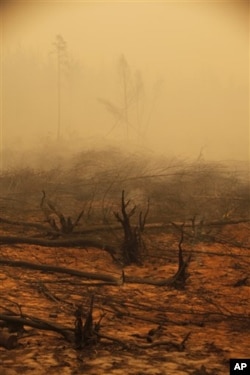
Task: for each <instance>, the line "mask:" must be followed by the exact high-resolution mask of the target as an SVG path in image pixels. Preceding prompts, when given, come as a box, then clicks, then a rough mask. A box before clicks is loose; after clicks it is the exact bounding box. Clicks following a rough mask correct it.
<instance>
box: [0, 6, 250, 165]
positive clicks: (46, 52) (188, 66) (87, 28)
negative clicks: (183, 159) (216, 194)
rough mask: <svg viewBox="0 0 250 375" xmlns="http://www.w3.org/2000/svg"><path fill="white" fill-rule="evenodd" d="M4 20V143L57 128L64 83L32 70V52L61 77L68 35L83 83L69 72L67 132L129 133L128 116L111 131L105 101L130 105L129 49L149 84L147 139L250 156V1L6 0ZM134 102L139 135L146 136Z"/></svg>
mask: <svg viewBox="0 0 250 375" xmlns="http://www.w3.org/2000/svg"><path fill="white" fill-rule="evenodd" d="M1 22H2V28H1V30H2V76H3V77H2V78H3V79H2V84H1V95H2V111H3V116H2V120H1V126H2V133H3V136H2V142H3V146H4V144H7V143H8V142H10V141H11V138H12V137H13V139H16V138H18V137H19V139H20V137H21V138H24V139H25V140H26V143H27V142H30V141H31V139H35V138H36V137H39V136H40V135H42V134H48V133H49V134H50V135H51V136H53V134H54V133H55V132H56V109H55V108H56V99H55V95H54V99H55V103H54V105H53V100H54V99H53V97H52V96H51V99H50V102H49V104H48V103H47V102H46V100H48V96H49V95H52V94H51V93H52V92H53V90H55V92H56V87H54V88H53V86H52V80H51V79H50V80H48V84H47V86H46V85H45V80H44V79H43V83H41V82H40V81H39V75H37V74H35V72H34V73H33V74H34V76H32V74H31V73H29V72H30V71H29V69H28V68H27V70H26V68H25V64H24V63H23V62H22V61H23V60H22V59H26V60H27V59H28V56H29V58H30V59H33V61H34V64H38V65H40V68H39V69H42V70H43V73H42V74H45V65H46V69H48V72H50V73H48V74H51V76H52V69H49V68H48V64H49V63H51V61H52V60H53V56H52V55H51V51H52V50H53V42H54V40H55V36H56V35H57V34H60V35H62V36H63V38H64V40H65V41H66V42H67V52H68V55H69V57H70V59H71V60H72V61H74V63H75V64H76V65H77V66H78V67H79V71H81V72H80V73H81V74H80V73H79V76H77V78H76V82H75V81H73V79H71V78H69V77H68V78H67V77H66V75H65V78H63V79H64V80H65V82H64V83H63V87H62V101H63V113H62V132H63V134H64V136H65V137H66V136H67V135H68V134H69V133H70V132H72V131H74V132H76V133H77V134H79V135H80V136H82V137H83V138H84V137H99V138H100V137H103V138H104V139H106V138H107V137H108V138H109V139H110V140H111V141H112V142H116V140H117V139H120V138H121V136H124V134H123V131H122V130H121V127H122V125H121V126H120V128H119V126H116V127H115V128H114V131H111V133H110V132H109V130H110V129H112V127H113V125H114V118H113V117H112V116H111V115H110V113H107V111H106V109H105V108H104V107H103V106H101V105H100V103H99V102H98V100H97V98H98V97H99V98H100V97H101V98H105V99H108V100H110V101H111V102H112V103H113V104H116V105H117V106H119V105H121V103H122V100H123V98H122V94H121V92H120V91H119V76H118V71H117V63H118V60H119V57H120V56H121V54H124V56H125V57H126V60H127V62H128V64H129V66H130V69H131V72H133V74H134V73H135V72H136V71H140V74H141V76H142V79H143V83H144V88H145V97H144V100H145V102H144V104H143V105H144V112H143V115H141V124H140V127H141V128H144V141H143V142H145V144H146V146H147V147H149V148H151V149H153V150H158V151H160V152H164V153H166V154H175V155H184V156H192V157H193V156H195V155H198V154H199V151H200V150H201V148H202V149H204V154H205V156H207V157H208V158H218V159H230V158H233V159H246V158H247V157H248V156H249V154H248V151H249V141H250V139H249V2H248V1H240V0H237V1H226V0H225V1H196V2H194V1H188V0H187V1H161V2H157V1H126V2H120V1H116V2H114V1H98V2H95V1H89V2H87V1H35V0H34V1H8V2H6V1H5V2H2V5H1ZM19 55H20V56H21V55H22V58H20V61H21V62H20V64H19V62H18V61H19V57H18V56H19ZM3 61H4V63H3ZM22 64H24V65H22ZM10 66H11V68H10ZM71 70H72V69H71ZM71 73H72V72H71ZM23 76H26V80H24V79H23ZM14 77H15V78H14ZM14 79H15V81H14ZM67 79H68V81H67ZM40 80H41V77H40ZM74 82H75V83H74ZM159 82H160V84H159ZM15 83H16V86H18V87H15ZM55 85H56V80H55ZM157 85H158V86H157ZM27 87H30V90H29V89H27ZM155 87H158V89H157V88H155ZM159 87H160V88H159ZM157 90H158V92H157ZM35 98H37V99H36V102H35ZM81 100H82V101H81ZM33 102H34V103H33ZM86 103H87V104H86ZM32 107H33V108H35V109H34V110H33V111H32V110H31V108H32ZM133 111H135V108H134V107H131V109H130V118H131V122H132V123H133V124H132V125H131V131H130V140H131V141H134V140H135V138H136V137H138V134H137V135H136V134H135V132H134V133H133V128H135V127H136V126H137V125H136V124H135V113H133ZM45 112H46V115H45ZM15 113H16V115H15ZM40 114H41V116H40ZM142 118H143V119H142ZM34 124H36V125H34ZM82 124H84V126H82ZM53 129H54V130H53ZM107 134H109V135H108V136H106V135H107ZM24 143H25V142H24Z"/></svg>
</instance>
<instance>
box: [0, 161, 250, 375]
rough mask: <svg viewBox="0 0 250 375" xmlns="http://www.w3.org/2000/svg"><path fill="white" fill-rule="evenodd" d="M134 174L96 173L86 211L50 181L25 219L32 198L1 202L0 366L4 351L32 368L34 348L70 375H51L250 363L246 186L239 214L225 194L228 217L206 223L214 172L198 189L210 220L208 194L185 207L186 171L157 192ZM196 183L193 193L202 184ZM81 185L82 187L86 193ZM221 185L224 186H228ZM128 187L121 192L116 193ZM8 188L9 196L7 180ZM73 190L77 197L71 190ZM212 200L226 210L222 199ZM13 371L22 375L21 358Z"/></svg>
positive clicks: (203, 369)
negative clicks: (37, 346) (29, 354)
mask: <svg viewBox="0 0 250 375" xmlns="http://www.w3.org/2000/svg"><path fill="white" fill-rule="evenodd" d="M199 167H200V168H201V166H199ZM131 168H132V166H131V165H130V166H129V168H128V170H127V172H126V168H125V167H124V166H123V167H122V168H120V171H119V178H118V180H115V181H116V182H112V183H111V182H110V181H111V180H112V178H113V176H114V175H116V176H117V171H116V172H115V170H112V172H109V175H110V178H109V180H107V175H108V173H107V174H106V176H105V178H104V176H102V177H101V178H100V171H98V170H97V171H96V173H97V174H96V175H95V176H94V173H93V171H92V172H91V173H92V175H91V176H90V179H91V181H92V182H93V181H94V182H93V183H94V186H95V188H94V192H95V193H94V195H93V193H92V195H91V194H90V195H89V196H88V195H87V196H86V201H85V200H84V199H82V198H81V200H79V192H80V189H79V188H77V189H76V190H75V192H76V195H73V194H72V195H70V194H69V193H68V192H67V189H68V185H67V182H65V183H64V184H63V185H61V184H60V191H59V190H58V189H57V193H56V194H55V191H56V189H55V188H56V186H54V193H53V189H52V188H51V182H52V181H50V187H49V186H48V185H46V184H45V186H38V187H37V192H36V194H34V195H33V194H32V193H31V194H30V197H29V199H28V202H27V203H26V205H25V209H24V204H23V203H22V204H20V205H19V201H20V202H21V201H22V202H23V200H24V198H25V196H26V192H23V195H22V194H20V195H19V196H18V200H17V196H16V191H15V192H13V190H12V186H13V185H11V186H10V187H9V190H8V189H7V190H6V191H5V196H2V197H1V205H2V214H1V217H0V224H1V233H0V244H1V255H0V279H1V287H0V288H1V295H0V298H1V301H0V305H1V311H0V355H3V368H4V369H8V366H9V365H8V361H5V360H4V358H5V351H7V350H10V349H12V353H14V357H15V358H19V356H20V355H21V353H22V352H23V356H24V357H25V353H26V349H27V348H28V347H29V345H31V347H29V350H33V351H34V353H35V351H36V349H35V346H34V344H32V343H33V342H34V341H33V340H34V338H37V340H38V342H40V346H41V350H42V351H43V353H44V355H45V357H46V360H48V366H50V365H51V364H52V363H54V362H53V361H54V360H52V357H51V355H53V356H55V355H56V353H57V352H58V350H59V351H60V353H61V354H62V353H63V354H62V355H63V357H64V358H67V360H66V362H67V361H68V362H67V363H68V365H67V364H66V362H65V361H64V360H62V358H61V359H59V358H58V360H57V361H56V370H55V371H57V372H55V373H58V369H60V371H65V373H67V372H66V368H68V367H69V368H70V369H71V370H70V371H71V373H76V374H77V373H82V371H84V372H85V373H88V374H94V373H96V372H98V371H99V372H100V371H101V372H102V373H107V374H112V373H113V374H116V373H117V374H118V373H120V374H121V373H125V372H126V373H131V374H132V373H133V374H135V373H136V371H137V370H138V371H137V372H138V374H139V371H141V369H142V368H143V370H144V372H145V373H146V372H148V373H150V374H156V372H155V370H154V369H155V368H156V367H157V368H158V369H159V374H165V373H167V374H198V373H204V374H212V373H216V374H218V375H220V374H224V373H225V371H226V368H227V363H228V360H229V358H230V357H233V356H235V357H237V356H243V357H244V355H246V353H247V351H248V349H249V348H248V344H247V340H246V337H247V332H248V330H249V322H250V316H249V312H248V308H247V305H248V304H247V296H248V293H249V285H250V284H249V281H250V280H249V259H250V255H249V248H250V243H249V238H250V235H249V234H250V226H249V217H248V216H247V210H248V204H249V203H247V197H246V196H244V197H243V198H242V199H245V202H246V203H245V206H243V205H242V203H241V200H240V198H241V196H240V195H239V196H237V191H236V190H235V187H236V186H237V187H238V191H241V192H242V191H243V190H244V189H243V185H244V186H245V182H244V181H243V180H240V179H239V180H238V181H237V184H236V183H235V182H234V189H232V190H231V193H232V194H233V193H234V197H235V196H237V201H236V203H235V200H233V201H232V199H233V198H232V197H231V198H230V194H231V193H230V191H229V190H227V207H225V206H223V204H221V205H218V208H220V207H221V211H220V212H217V213H216V214H215V213H213V214H211V215H210V214H209V212H210V210H211V207H210V203H211V202H212V203H211V205H213V204H214V203H213V202H214V201H213V199H211V201H209V200H208V199H209V198H208V197H209V194H211V193H212V190H213V189H214V186H215V185H213V186H212V188H211V186H210V184H211V181H210V180H209V179H207V176H209V178H210V177H211V175H212V169H209V168H207V167H206V168H207V169H206V168H205V170H204V169H202V168H201V169H200V170H198V172H197V173H198V175H199V177H201V176H203V178H204V179H205V180H203V179H202V180H201V184H200V186H199V189H200V188H201V185H202V186H203V188H202V189H203V192H202V194H204V195H206V201H207V206H206V207H207V208H208V209H207V210H206V209H204V207H205V206H204V204H205V203H204V199H205V198H203V197H202V196H201V191H199V192H197V189H196V190H195V194H197V195H195V199H194V200H192V202H194V201H195V204H194V206H195V207H194V208H193V207H192V205H191V202H190V201H189V200H190V199H191V198H190V195H189V194H190V193H191V187H190V186H191V182H190V179H191V176H192V174H191V172H190V169H189V171H188V172H187V174H186V173H184V171H182V175H181V174H180V171H179V170H178V168H177V170H176V171H175V175H174V176H175V177H173V176H168V177H163V176H162V175H161V176H159V178H158V180H156V182H155V183H154V184H153V182H152V180H150V181H151V182H150V183H148V184H147V186H145V184H144V185H143V186H142V185H140V184H139V183H138V181H140V180H141V179H140V175H139V174H138V175H137V176H136V175H134V179H131V175H130V174H129V173H132V172H131ZM197 168H198V167H197ZM197 168H196V171H197ZM193 169H194V168H193ZM125 172H126V173H127V178H126V173H125ZM140 172H141V173H142V170H140ZM122 173H123V176H122ZM192 173H193V177H192V178H193V183H194V185H193V187H194V186H196V185H195V184H196V182H197V178H198V177H197V175H196V174H195V173H194V172H192ZM216 173H217V172H216ZM98 174H99V177H98V178H100V180H99V183H100V188H97V186H99V185H98V184H97V181H98V180H97V176H98ZM79 176H80V175H79V174H78V182H77V183H79V184H82V183H83V182H84V185H83V186H86V185H88V182H89V181H88V180H87V179H85V180H84V181H82V180H81V178H80V177H79ZM204 176H206V177H204ZM214 176H215V175H214ZM216 176H217V178H218V180H217V186H218V185H219V184H220V183H221V181H222V177H221V176H220V175H219V174H218V175H216ZM26 177H27V174H26ZM71 178H72V174H71ZM180 178H181V180H182V183H183V181H184V180H185V179H187V180H188V181H189V182H188V185H187V186H186V188H187V196H186V197H184V196H183V192H184V188H183V187H181V186H180V185H178V184H179V182H180ZM145 179H146V180H147V177H146V176H144V179H142V181H144V182H145ZM154 179H155V176H154ZM65 180H66V181H67V175H65ZM80 181H81V182H80ZM121 181H123V183H122V185H123V186H124V189H122V190H121V189H120V191H119V190H118V185H119V187H120V186H121ZM208 181H209V182H208ZM242 181H243V182H242ZM2 182H4V186H7V185H8V183H7V181H6V180H5V179H4V176H2ZM26 182H27V181H26ZM40 182H42V181H41V180H40ZM160 182H161V184H162V187H161V189H163V186H165V192H164V194H165V195H164V194H163V193H162V192H163V190H161V189H160ZM175 182H176V183H175ZM38 185H39V184H38ZM71 185H74V186H75V187H76V180H75V179H72V181H71ZM222 185H223V184H222ZM78 186H79V185H78ZM91 186H93V185H91ZM171 186H172V189H173V190H172V192H174V189H175V188H176V187H178V188H179V190H178V189H177V191H176V196H175V197H174V199H173V197H172V198H171V199H170V198H169V192H170V188H171ZM39 189H40V190H39ZM180 189H181V190H180ZM228 189H229V188H228ZM242 189H243V190H242ZM41 190H42V199H41V201H40V204H39V198H40V197H41ZM205 190H206V191H205ZM45 191H46V193H45ZM156 191H158V193H157V194H159V195H157V197H158V200H157V199H156V195H155V194H156ZM244 191H245V190H244ZM215 193H216V197H217V198H218V200H219V198H220V197H221V195H220V192H219V191H218V190H217V191H216V192H215ZM229 193H230V194H229ZM235 194H236V195H235ZM163 195H164V198H165V201H163ZM76 196H78V198H77V199H76ZM88 197H89V199H90V201H88ZM142 197H143V199H142ZM214 197H215V196H214ZM149 198H150V201H149ZM22 199H23V200H22ZM230 199H231V200H230ZM197 201H198V202H200V204H201V206H200V210H199V211H197V207H198V203H197ZM79 202H80V203H79ZM149 202H150V203H149ZM237 202H238V203H237ZM239 202H240V203H239ZM16 203H17V204H16ZM159 204H160V205H161V210H166V213H164V215H162V216H161V210H159V213H158V216H157V210H158V207H159ZM174 206H175V207H176V213H174V214H173V207H174ZM105 207H106V208H107V209H105ZM230 210H231V213H230V212H229V211H230ZM225 211H227V212H226V213H225V214H223V212H225ZM104 215H105V220H103V216H104ZM95 218H97V220H95ZM155 218H157V220H155ZM166 218H168V220H166ZM117 222H118V223H117ZM14 290H16V292H13V291H14ZM49 333H50V334H49ZM51 335H52V336H51ZM234 335H237V337H238V342H235V340H234V339H233V337H234ZM60 340H61V341H60ZM62 340H63V342H64V344H63V347H64V349H62ZM30 342H31V344H29V343H30ZM48 347H49V348H50V350H49V353H48V352H46V348H48ZM46 353H47V354H46ZM53 353H54V354H53ZM95 353H97V354H95ZM105 353H106V354H105ZM171 353H174V358H175V359H171V358H170V354H171ZM202 353H203V354H202ZM108 355H111V357H109V356H108ZM34 356H35V354H34ZM93 356H96V358H95V359H93ZM126 356H127V357H126ZM83 357H84V358H83ZM137 357H138V361H137ZM72 358H74V360H73V362H72ZM112 358H113V359H112ZM114 358H115V359H114ZM126 358H127V359H126ZM139 358H141V360H140V361H139ZM184 358H185V360H184ZM24 359H25V358H24ZM97 359H99V360H100V362H98V360H97ZM96 361H97V362H96ZM22 363H23V361H22ZM24 363H27V369H22V372H23V373H27V374H28V373H31V372H32V371H33V373H34V366H35V369H36V371H37V373H38V374H39V373H41V374H42V372H41V371H40V370H39V368H38V367H39V366H37V364H36V365H35V364H34V360H33V359H32V360H29V359H28V357H27V362H25V361H24ZM13 364H14V368H15V369H16V371H17V373H18V372H20V371H21V368H20V366H19V367H18V364H17V362H15V360H14V359H13ZM49 364H50V365H49ZM105 364H106V365H107V368H106V367H105ZM32 366H33V367H32ZM98 366H99V367H98ZM140 366H142V367H140ZM48 368H50V372H51V369H52V368H51V367H48ZM132 368H133V371H132V370H131V369H132ZM136 368H137V370H135V369H136ZM118 369H119V370H121V371H120V372H119V371H118ZM39 371H40V372H39ZM117 371H118V372H117ZM131 371H132V372H131ZM51 373H53V371H52V372H51Z"/></svg>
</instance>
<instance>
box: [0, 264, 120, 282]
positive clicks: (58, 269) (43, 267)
mask: <svg viewBox="0 0 250 375" xmlns="http://www.w3.org/2000/svg"><path fill="white" fill-rule="evenodd" d="M0 264H2V265H3V266H10V267H21V268H29V269H33V270H41V271H45V272H57V273H66V274H68V275H72V276H78V277H84V278H87V279H91V280H102V281H105V282H110V283H113V284H117V283H118V282H119V281H120V280H119V279H117V278H116V277H113V276H111V275H105V274H101V273H94V272H84V271H78V270H74V269H71V268H64V267H57V266H51V265H49V264H36V263H30V262H25V261H22V260H9V259H3V258H0Z"/></svg>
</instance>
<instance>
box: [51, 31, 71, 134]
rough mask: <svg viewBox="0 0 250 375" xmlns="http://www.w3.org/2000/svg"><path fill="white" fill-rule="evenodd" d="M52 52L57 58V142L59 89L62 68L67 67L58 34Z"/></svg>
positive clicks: (59, 114)
mask: <svg viewBox="0 0 250 375" xmlns="http://www.w3.org/2000/svg"><path fill="white" fill-rule="evenodd" d="M53 45H54V52H55V53H56V57H57V140H58V141H59V139H60V137H61V88H62V68H63V66H66V65H67V60H68V59H67V43H66V42H65V40H64V39H63V37H62V36H61V35H60V34H58V35H56V40H55V42H54V43H53Z"/></svg>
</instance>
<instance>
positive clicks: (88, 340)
mask: <svg viewBox="0 0 250 375" xmlns="http://www.w3.org/2000/svg"><path fill="white" fill-rule="evenodd" d="M93 305H94V296H92V297H91V301H90V308H89V312H88V315H87V318H86V320H85V323H84V325H83V322H82V316H83V312H82V307H81V306H78V308H77V309H76V311H75V317H76V320H75V344H76V348H77V349H82V348H83V347H85V346H92V345H95V344H96V343H97V342H98V340H99V337H98V335H97V329H96V325H95V324H94V322H93V315H92V313H93Z"/></svg>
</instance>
